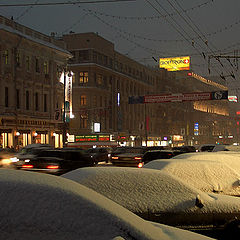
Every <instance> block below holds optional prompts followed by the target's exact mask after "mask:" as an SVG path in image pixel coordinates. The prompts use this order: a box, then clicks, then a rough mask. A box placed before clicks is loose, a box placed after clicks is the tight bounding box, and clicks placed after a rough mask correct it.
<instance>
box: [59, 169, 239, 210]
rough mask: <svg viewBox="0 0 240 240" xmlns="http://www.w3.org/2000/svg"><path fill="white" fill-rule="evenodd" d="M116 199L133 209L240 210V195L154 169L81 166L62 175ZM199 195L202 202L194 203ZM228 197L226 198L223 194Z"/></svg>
mask: <svg viewBox="0 0 240 240" xmlns="http://www.w3.org/2000/svg"><path fill="white" fill-rule="evenodd" d="M62 177H65V178H68V179H71V180H74V181H76V182H79V183H81V184H83V185H85V186H87V187H89V188H92V189H93V190H95V191H97V192H99V193H101V194H103V195H104V196H106V197H108V198H110V199H112V200H114V201H116V202H117V203H119V204H121V205H122V206H124V207H126V208H127V209H129V210H130V211H132V212H135V213H136V212H138V213H141V212H152V213H153V212H179V211H181V212H185V213H190V212H192V213H193V212H196V211H198V212H199V211H203V212H205V211H206V212H205V213H207V212H209V211H210V212H211V214H213V212H214V211H217V212H221V211H223V212H225V213H227V212H228V213H230V212H234V211H237V212H238V211H239V206H240V198H239V199H235V198H236V197H232V196H223V195H217V194H207V193H204V192H202V191H201V190H198V189H196V188H194V187H192V186H190V185H188V184H187V183H186V182H184V181H182V180H181V179H179V178H177V177H173V176H172V175H170V174H167V173H164V172H162V171H159V170H154V169H146V168H142V169H137V168H127V167H101V168H100V167H99V168H81V169H77V170H74V171H72V172H69V173H66V174H64V175H62ZM197 195H199V196H200V197H201V199H202V201H204V203H205V206H204V208H202V209H201V210H199V209H197V207H196V206H195V200H196V196H197ZM225 197H227V198H225Z"/></svg>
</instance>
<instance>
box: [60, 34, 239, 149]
mask: <svg viewBox="0 0 240 240" xmlns="http://www.w3.org/2000/svg"><path fill="white" fill-rule="evenodd" d="M63 40H64V42H66V44H67V49H68V50H69V51H70V52H71V53H72V55H73V56H74V57H73V58H72V59H71V60H70V61H69V64H68V68H69V69H70V70H71V71H73V72H74V78H73V114H74V116H75V118H74V119H72V120H71V121H70V129H69V132H70V134H72V135H74V136H75V140H76V141H84V137H86V139H88V140H89V139H90V140H93V141H96V140H97V139H96V136H93V135H97V134H100V135H105V137H107V136H109V135H111V134H112V135H113V137H114V139H115V140H116V141H119V142H126V143H127V144H129V145H141V144H143V145H145V144H146V140H147V141H148V145H159V144H165V143H166V142H170V143H172V144H174V145H181V144H191V145H193V144H200V143H203V142H216V141H217V140H218V139H217V137H218V135H220V134H222V133H223V132H224V133H225V134H228V135H231V134H233V131H234V130H233V128H232V122H231V121H229V114H230V110H229V103H228V101H227V100H221V101H219V100H211V101H189V102H164V103H151V104H150V103H149V104H129V102H128V100H129V96H146V95H158V94H173V93H188V92H190V93H191V92H212V91H219V90H223V91H225V90H227V88H226V87H225V86H224V85H223V84H217V83H215V82H213V81H210V80H207V79H205V78H203V77H201V76H198V75H197V74H194V73H193V74H192V76H189V75H188V74H187V73H188V72H186V71H180V72H167V71H166V70H165V69H160V68H158V67H156V68H151V67H147V66H144V65H142V64H140V63H138V62H136V61H134V60H132V59H130V58H129V57H127V56H124V55H122V54H120V53H119V52H117V51H116V50H115V49H114V44H113V43H112V42H109V41H108V40H106V39H104V38H102V37H101V36H99V35H98V34H95V33H80V34H75V33H71V34H68V35H64V36H63ZM95 125H97V126H98V127H99V126H100V128H98V129H97V130H96V129H94V126H95Z"/></svg>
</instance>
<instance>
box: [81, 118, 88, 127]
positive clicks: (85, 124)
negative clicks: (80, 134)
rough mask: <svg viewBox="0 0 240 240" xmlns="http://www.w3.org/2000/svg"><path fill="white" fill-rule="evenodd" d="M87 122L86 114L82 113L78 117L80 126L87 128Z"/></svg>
mask: <svg viewBox="0 0 240 240" xmlns="http://www.w3.org/2000/svg"><path fill="white" fill-rule="evenodd" d="M87 122H88V118H87V115H84V116H82V115H81V117H80V128H87Z"/></svg>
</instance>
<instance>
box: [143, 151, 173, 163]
mask: <svg viewBox="0 0 240 240" xmlns="http://www.w3.org/2000/svg"><path fill="white" fill-rule="evenodd" d="M174 156H176V154H175V152H174V151H172V150H152V151H147V152H145V153H144V155H143V157H142V162H143V163H144V164H146V163H148V162H151V161H152V160H156V159H169V158H172V157H174Z"/></svg>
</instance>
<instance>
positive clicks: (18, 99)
mask: <svg viewBox="0 0 240 240" xmlns="http://www.w3.org/2000/svg"><path fill="white" fill-rule="evenodd" d="M16 98H17V99H16V100H17V102H16V104H17V109H19V108H20V90H19V89H17V90H16Z"/></svg>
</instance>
